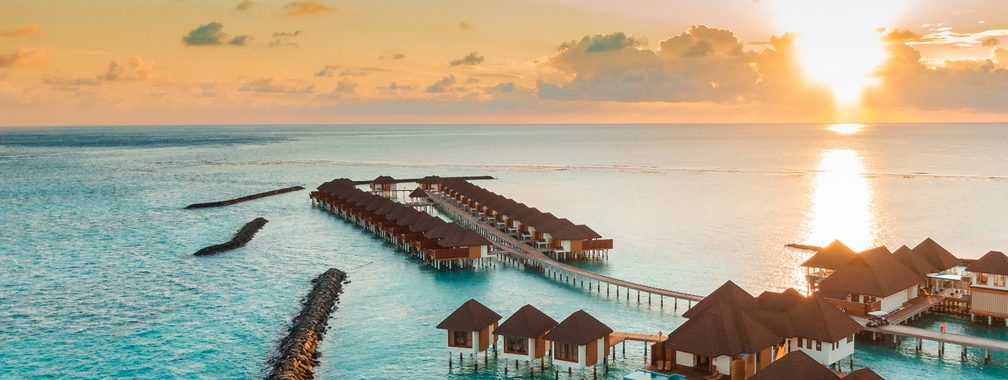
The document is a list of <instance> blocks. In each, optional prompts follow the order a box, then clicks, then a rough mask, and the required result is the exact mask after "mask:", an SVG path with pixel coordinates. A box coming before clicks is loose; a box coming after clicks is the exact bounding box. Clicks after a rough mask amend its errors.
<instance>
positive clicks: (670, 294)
mask: <svg viewBox="0 0 1008 380" xmlns="http://www.w3.org/2000/svg"><path fill="white" fill-rule="evenodd" d="M427 195H428V197H429V198H430V200H431V202H433V203H434V206H435V207H436V208H437V209H438V210H439V211H441V212H442V213H444V214H445V215H447V216H449V217H451V218H452V219H454V220H455V222H457V223H459V224H461V225H462V226H465V227H467V228H470V229H472V230H474V231H476V232H478V233H479V234H480V235H482V236H483V237H485V238H487V239H489V240H490V241H491V242H492V243H493V244H494V246H495V248H496V250H498V251H500V252H501V255H499V256H498V257H499V258H501V259H503V260H507V261H510V262H513V263H519V264H522V265H524V266H525V267H526V268H535V269H537V270H539V271H541V272H542V273H543V275H545V276H546V277H549V278H552V279H554V280H557V281H561V282H564V283H567V284H571V285H574V286H580V287H581V288H583V289H587V290H588V291H593V292H596V293H598V294H601V293H602V288H603V287H605V294H606V296H610V294H613V293H615V295H616V297H617V298H625V299H626V300H630V298H631V292H636V294H635V299H636V300H637V301H638V302H644V301H643V300H642V298H641V297H642V295H643V296H644V297H646V299H647V303H648V304H649V305H651V304H653V303H657V304H658V305H659V307H661V308H664V307H665V299H666V298H671V299H672V303H673V306H672V307H673V310H676V311H678V308H679V301H686V303H687V304H686V309H689V308H690V307H692V306H693V303H694V302H699V301H700V300H702V299H703V296H699V295H695V294H689V293H684V292H677V291H674V290H668V289H661V288H656V287H653V286H648V285H643V284H638V283H635V282H630V281H625V280H620V279H618V278H614V277H609V276H606V275H602V274H598V273H595V272H590V271H586V270H583V269H581V268H577V267H573V266H570V265H567V264H563V263H560V262H558V261H556V260H553V259H552V258H550V257H549V256H546V255H545V254H543V253H542V252H541V251H539V250H538V249H536V248H534V247H532V246H530V245H528V244H526V243H524V242H522V241H520V240H518V239H516V238H514V237H512V236H510V235H508V234H506V233H504V232H502V231H501V230H498V229H497V228H495V227H493V226H491V225H490V224H488V223H486V222H484V221H482V220H480V219H479V218H478V217H476V216H474V215H473V214H471V213H469V212H466V211H464V210H462V208H460V207H459V206H458V205H457V204H456V203H455V202H454V201H451V200H449V199H447V198H445V197H444V196H442V195H441V194H438V193H437V192H434V191H428V192H427ZM603 284H604V286H603Z"/></svg>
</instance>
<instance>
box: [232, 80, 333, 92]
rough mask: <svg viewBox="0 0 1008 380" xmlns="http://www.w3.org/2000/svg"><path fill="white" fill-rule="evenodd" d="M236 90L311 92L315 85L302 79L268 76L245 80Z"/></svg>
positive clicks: (313, 90)
mask: <svg viewBox="0 0 1008 380" xmlns="http://www.w3.org/2000/svg"><path fill="white" fill-rule="evenodd" d="M238 91H241V92H251V93H257V94H311V93H314V92H315V86H314V85H312V84H311V83H308V82H305V81H303V80H296V79H279V78H273V77H269V78H262V79H256V80H253V81H249V82H246V83H244V84H242V86H241V87H239V88H238Z"/></svg>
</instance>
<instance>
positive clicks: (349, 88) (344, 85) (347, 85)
mask: <svg viewBox="0 0 1008 380" xmlns="http://www.w3.org/2000/svg"><path fill="white" fill-rule="evenodd" d="M356 88H357V83H355V82H352V81H350V80H349V79H346V78H343V79H342V80H340V81H339V83H337V84H336V92H338V93H342V94H350V93H353V92H354V90H355V89H356Z"/></svg>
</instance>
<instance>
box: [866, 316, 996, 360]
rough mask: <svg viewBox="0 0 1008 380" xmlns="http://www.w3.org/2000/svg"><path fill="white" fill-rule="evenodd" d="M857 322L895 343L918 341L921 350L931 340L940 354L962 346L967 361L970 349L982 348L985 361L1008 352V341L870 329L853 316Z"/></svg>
mask: <svg viewBox="0 0 1008 380" xmlns="http://www.w3.org/2000/svg"><path fill="white" fill-rule="evenodd" d="M851 318H854V320H855V321H857V322H858V323H860V324H861V326H864V330H865V331H867V332H871V333H872V334H873V335H874V334H886V335H889V336H892V339H893V343H895V344H899V342H900V337H905V338H912V339H916V341H917V342H916V344H917V346H916V349H917V351H920V350H921V342H922V341H924V340H929V341H932V342H938V354H939V355H944V354H945V345H946V344H952V345H957V346H960V348H961V349H962V350H961V351H960V352H961V353H960V357H961V358H962V359H963V360H965V359H966V356H967V352H968V351H967V349H968V348H969V347H975V348H980V349H983V350H984V360H987V361H989V360H990V352H991V351H1000V352H1008V341H1004V340H1000V339H991V338H981V337H976V336H970V335H962V334H954V333H948V332H941V331H934V330H927V329H922V328H919V327H911V326H904V325H887V326H880V327H868V326H867V324H868V320H867V319H865V318H863V317H856V316H851Z"/></svg>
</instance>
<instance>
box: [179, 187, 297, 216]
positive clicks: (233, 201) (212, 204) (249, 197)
mask: <svg viewBox="0 0 1008 380" xmlns="http://www.w3.org/2000/svg"><path fill="white" fill-rule="evenodd" d="M298 190H304V186H292V187H285V188H283V189H276V190H271V191H267V192H264V193H258V194H252V195H246V196H244V197H241V198H235V199H228V200H226V201H217V202H207V203H193V204H191V205H188V206H185V208H186V209H187V210H191V209H196V208H208V207H222V206H230V205H233V204H236V203H242V202H247V201H251V200H254V199H259V198H265V197H268V196H272V195H277V194H283V193H289V192H292V191H298Z"/></svg>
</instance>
